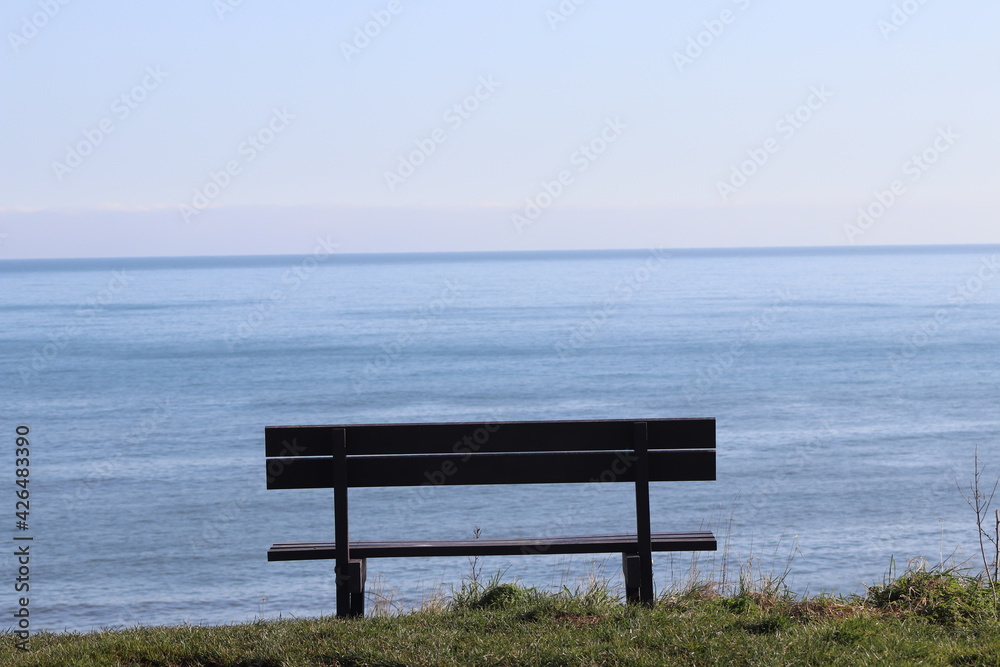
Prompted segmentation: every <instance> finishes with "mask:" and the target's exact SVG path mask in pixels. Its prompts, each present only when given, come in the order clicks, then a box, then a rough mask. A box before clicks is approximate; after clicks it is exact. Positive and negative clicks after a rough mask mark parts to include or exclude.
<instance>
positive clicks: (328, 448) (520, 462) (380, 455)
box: [265, 418, 715, 489]
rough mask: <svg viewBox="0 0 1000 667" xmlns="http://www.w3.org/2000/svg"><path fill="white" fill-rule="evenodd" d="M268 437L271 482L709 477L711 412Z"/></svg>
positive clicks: (293, 485) (354, 427) (342, 428)
mask: <svg viewBox="0 0 1000 667" xmlns="http://www.w3.org/2000/svg"><path fill="white" fill-rule="evenodd" d="M265 444H266V454H267V457H268V458H267V488H269V489H311V488H337V487H338V486H339V485H345V486H347V487H366V486H367V487H373V486H377V487H382V486H421V485H428V484H430V485H453V484H540V483H545V484H555V483H564V482H646V481H649V482H661V481H683V480H714V479H715V419H712V418H707V419H642V420H633V419H605V420H591V421H544V422H539V421H535V422H470V423H447V424H351V425H331V426H269V427H267V428H266V429H265ZM639 462H641V463H642V465H638V466H637V465H634V464H635V463H639ZM637 471H639V472H638V474H639V479H637V478H636V474H637ZM647 475H648V477H647ZM643 477H646V479H642V478H643Z"/></svg>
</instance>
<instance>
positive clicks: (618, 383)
mask: <svg viewBox="0 0 1000 667" xmlns="http://www.w3.org/2000/svg"><path fill="white" fill-rule="evenodd" d="M998 257H1000V247H996V246H978V247H922V248H895V249H891V248H882V249H873V248H864V249H861V248H856V249H826V250H817V249H812V250H810V249H781V250H719V251H693V250H686V251H683V250H682V251H671V250H639V251H634V252H632V251H629V252H590V253H485V254H426V255H372V256H360V255H354V256H350V255H340V254H337V253H332V254H331V253H329V252H328V251H327V250H325V249H324V248H323V245H322V243H319V242H318V244H317V250H316V252H315V253H314V254H313V255H310V256H305V257H254V258H199V259H145V260H143V259H121V260H53V261H20V262H18V261H5V262H0V271H2V273H0V313H2V317H3V320H2V321H3V326H2V329H0V372H2V376H0V378H2V385H0V391H2V410H0V451H3V452H5V453H4V454H3V455H2V456H0V487H2V488H0V509H4V510H5V511H0V516H6V517H7V518H6V519H4V520H2V521H0V540H6V541H7V542H8V546H7V547H5V548H3V549H2V553H3V555H2V556H0V573H2V574H0V581H6V582H7V583H6V584H2V585H0V608H3V609H8V610H10V611H13V610H14V609H15V608H16V607H15V605H16V603H17V597H19V596H20V595H22V594H20V593H15V591H14V584H15V577H16V576H17V567H18V564H17V563H16V559H15V557H14V556H13V553H14V545H15V542H14V541H13V538H14V537H15V536H21V537H23V536H30V537H33V540H32V542H31V566H30V567H31V572H30V610H31V611H30V613H31V619H32V629H33V630H38V629H42V628H47V629H51V630H63V629H73V630H88V629H96V628H101V627H108V626H121V625H131V624H135V623H142V624H150V625H152V624H168V623H179V622H190V623H227V622H234V621H244V620H247V619H253V618H258V617H266V618H275V617H278V616H279V615H280V616H284V617H288V616H300V617H301V616H315V615H319V614H328V613H331V612H332V611H333V609H334V589H333V579H332V576H331V574H332V563H329V562H313V563H268V562H266V560H265V552H266V550H267V548H268V546H269V545H270V544H271V543H272V542H275V541H294V540H308V539H332V533H333V522H332V508H333V501H332V494H330V493H329V492H327V491H322V490H317V491H265V488H264V486H265V485H264V466H263V456H264V450H263V429H264V426H265V425H271V424H323V423H352V422H353V423H366V422H416V421H450V420H491V421H492V420H522V419H523V420H528V419H574V418H638V417H715V418H716V419H717V420H718V422H717V423H718V459H719V466H718V468H719V473H718V476H719V479H718V481H717V482H711V483H709V482H706V483H688V484H677V483H675V484H661V485H655V486H654V488H653V492H652V503H653V523H654V530H684V529H697V528H700V527H703V526H710V527H712V528H713V529H714V530H716V532H717V533H718V534H720V536H723V537H724V538H725V539H726V541H727V544H728V555H729V561H728V565H727V568H728V572H727V576H728V577H730V578H732V577H733V576H734V573H735V571H736V568H738V563H739V562H740V561H743V562H744V563H746V561H747V559H748V558H751V556H752V560H751V561H750V562H751V565H752V566H753V567H754V568H759V569H762V570H764V571H769V570H774V571H776V572H778V573H780V572H781V571H783V570H784V569H785V567H786V565H787V566H788V567H789V568H790V570H789V572H790V573H789V576H788V579H787V583H788V584H789V585H790V587H791V588H792V590H793V591H795V592H797V593H799V594H817V593H820V592H823V591H827V592H838V593H845V594H846V593H851V592H860V591H862V590H863V586H864V584H866V583H874V582H878V581H881V579H882V577H883V575H884V574H885V572H886V569H887V568H888V567H889V564H890V560H891V559H895V562H896V563H897V564H899V565H900V566H901V567H902V566H905V563H906V561H907V560H908V559H910V558H913V557H924V558H926V559H927V560H928V561H929V562H930V563H931V564H933V563H935V562H937V561H939V560H940V559H941V558H948V557H949V556H950V557H952V558H953V562H954V561H956V560H957V561H958V562H961V561H962V560H965V559H966V558H968V557H969V556H972V555H973V554H974V546H977V544H978V543H977V542H976V531H975V525H974V516H973V514H972V512H971V510H970V509H969V508H968V506H967V505H966V504H965V501H964V500H963V499H962V496H961V494H960V492H959V489H958V487H957V485H956V484H961V485H964V484H967V483H968V482H969V481H970V480H971V478H972V474H973V454H974V452H975V450H976V448H977V447H978V448H979V456H980V459H981V461H982V462H983V463H985V464H986V466H987V470H986V473H985V478H986V479H990V480H991V481H992V480H994V479H996V476H997V475H1000V456H998V455H1000V354H998V352H1000V345H998V334H1000V266H998V264H997V261H998ZM19 425H25V426H27V427H28V428H29V429H30V435H29V436H28V437H29V439H30V443H31V446H30V449H31V455H30V491H31V498H30V502H31V505H30V516H29V517H28V518H29V521H28V529H27V530H18V529H17V528H16V522H17V521H18V520H19V519H18V518H17V517H16V516H15V500H16V497H15V491H16V490H17V488H18V487H16V486H15V479H16V477H15V474H16V473H15V467H16V466H15V460H14V459H15V452H14V449H15V438H16V432H15V429H16V428H17V427H18V426H19ZM619 486H620V487H622V488H617V487H619ZM418 493H419V498H416V499H415V498H414V494H418ZM351 512H352V523H353V527H354V529H353V536H354V537H357V538H406V537H411V538H419V537H427V538H429V537H441V538H447V537H465V536H469V535H471V534H472V532H473V531H474V530H475V529H476V528H477V527H478V528H480V529H481V531H482V534H483V536H488V537H505V536H519V535H552V534H574V533H590V532H620V531H622V530H626V529H630V528H631V527H632V525H633V523H632V522H633V521H634V506H633V505H632V498H631V495H630V489H629V488H627V485H599V486H597V487H596V488H589V489H588V488H586V487H581V486H569V487H566V486H528V487H514V488H511V487H479V488H449V489H442V488H435V489H432V490H430V491H427V490H426V489H425V490H422V491H417V490H414V489H382V490H376V489H372V490H369V489H363V490H358V491H356V492H354V493H353V495H352V506H351ZM4 536H6V537H4ZM789 558H791V562H790V564H788V559H789ZM722 562H723V561H722V558H721V554H720V555H716V556H714V557H712V556H710V555H708V554H705V555H703V556H702V557H701V559H700V562H699V564H698V567H699V568H701V570H702V572H703V574H704V573H707V574H710V575H711V574H712V573H713V571H714V572H715V573H716V576H719V575H720V574H721V571H722ZM973 562H974V561H973ZM480 565H481V566H482V567H483V571H484V573H486V574H489V573H493V572H496V571H497V570H500V569H506V575H505V576H506V578H507V580H515V579H516V580H519V581H521V582H523V583H525V584H529V585H536V586H541V587H549V586H556V587H559V586H562V585H567V586H570V587H572V586H574V585H577V584H578V583H580V582H581V581H583V580H584V579H585V578H586V577H587V576H588V574H589V573H592V572H594V571H596V572H597V573H598V574H601V573H603V574H604V575H605V576H611V577H615V576H616V575H617V565H618V559H617V557H614V556H612V557H607V558H605V557H598V558H593V557H586V558H583V557H576V558H569V557H531V558H515V559H502V558H498V559H484V560H483V562H481V563H480ZM369 566H370V571H369V578H370V580H371V579H375V581H373V582H370V588H374V589H377V593H378V594H379V595H380V596H383V598H382V599H383V600H385V599H388V600H391V601H392V602H391V604H395V605H397V606H398V607H400V608H407V607H409V606H411V605H414V604H418V603H419V602H420V600H421V599H422V598H425V597H427V596H430V595H432V594H433V593H434V592H435V591H437V590H442V591H444V592H447V591H448V590H449V586H450V585H455V584H458V583H459V582H460V580H461V578H462V577H463V576H464V575H466V574H467V573H468V571H469V563H468V562H467V560H466V559H426V560H384V561H371V562H370V563H369ZM687 568H688V564H687V561H686V560H685V559H682V558H674V559H671V558H669V557H668V556H667V555H663V554H661V555H659V556H658V557H657V560H656V578H657V582H656V583H657V586H658V587H664V586H668V585H670V584H671V582H675V583H679V582H682V581H683V580H684V578H685V577H686V576H688V569H687ZM5 613H7V612H5ZM7 618H8V619H10V618H11V617H10V616H7ZM9 624H10V621H9V620H8V621H7V622H6V623H0V625H2V626H7V625H9Z"/></svg>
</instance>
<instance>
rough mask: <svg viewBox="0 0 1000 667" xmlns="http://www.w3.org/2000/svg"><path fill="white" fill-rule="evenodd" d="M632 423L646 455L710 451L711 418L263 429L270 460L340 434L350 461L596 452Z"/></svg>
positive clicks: (325, 445) (325, 449) (321, 446)
mask: <svg viewBox="0 0 1000 667" xmlns="http://www.w3.org/2000/svg"><path fill="white" fill-rule="evenodd" d="M636 421H644V422H646V425H647V428H648V433H649V445H648V446H649V449H650V450H655V449H664V448H670V449H696V448H705V449H714V448H715V419H714V418H693V419H673V418H670V419H662V418H661V419H638V420H636V419H595V420H590V421H545V422H537V421H536V422H455V423H447V424H435V423H432V424H333V425H328V426H268V427H266V428H265V429H264V443H265V451H266V454H267V456H269V457H278V456H329V455H330V454H331V453H332V449H331V447H332V445H331V444H330V434H329V429H331V428H343V429H346V430H347V454H348V455H349V456H353V455H369V454H432V453H447V452H460V453H461V452H482V453H486V452H555V451H563V450H574V451H581V450H601V449H607V448H608V444H609V443H616V444H617V443H621V442H630V441H631V438H632V424H633V423H634V422H636Z"/></svg>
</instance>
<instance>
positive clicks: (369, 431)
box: [264, 419, 717, 616]
mask: <svg viewBox="0 0 1000 667" xmlns="http://www.w3.org/2000/svg"><path fill="white" fill-rule="evenodd" d="M264 433H265V438H264V439H265V449H266V457H267V460H266V467H267V488H268V489H318V488H323V489H333V496H334V517H333V518H334V541H333V542H288V543H279V544H274V545H273V546H272V547H271V548H270V549H269V550H268V552H267V559H268V560H269V561H294V560H314V559H332V560H335V561H336V567H335V573H336V579H335V581H336V588H337V615H338V616H358V615H363V614H364V585H365V578H366V570H367V567H366V560H367V559H368V558H412V557H429V556H510V555H527V554H537V553H546V554H583V553H621V554H622V569H623V573H624V577H625V591H626V598H627V600H628V601H629V602H642V603H645V604H652V602H653V597H654V591H653V570H652V552H654V551H714V550H716V549H717V543H716V539H715V536H714V535H713V534H712V533H711V532H710V531H689V532H670V533H660V532H658V533H653V532H652V531H651V527H650V509H649V483H650V482H668V481H684V480H714V479H715V420H714V419H644V420H641V421H637V420H626V419H607V420H591V421H531V422H489V423H486V422H482V423H445V424H352V425H333V426H268V427H266V428H265V430H264ZM578 482H581V483H582V482H628V483H631V484H633V485H634V488H635V506H636V532H635V533H630V534H622V535H589V536H576V537H571V536H567V537H543V538H537V539H525V538H518V539H459V540H430V541H428V540H393V541H378V542H375V541H351V540H350V537H349V529H348V511H347V506H348V505H347V503H348V489H350V488H357V487H392V486H426V485H438V484H446V485H475V484H563V483H578Z"/></svg>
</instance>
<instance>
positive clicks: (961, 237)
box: [0, 0, 1000, 258]
mask: <svg viewBox="0 0 1000 667" xmlns="http://www.w3.org/2000/svg"><path fill="white" fill-rule="evenodd" d="M228 5H235V6H234V7H231V9H232V11H228V12H225V13H222V14H221V17H220V10H221V9H222V8H224V7H226V6H228ZM560 6H562V7H564V8H566V7H575V11H573V13H572V14H570V15H568V16H566V17H565V20H561V21H559V22H556V21H555V19H554V17H556V14H555V13H554V12H558V11H559V8H560ZM393 9H395V10H396V13H393V12H392V10H393ZM46 11H47V12H48V14H52V15H51V16H48V15H47V14H46ZM373 12H374V13H376V14H375V17H373ZM378 16H381V18H382V21H383V23H386V25H384V26H378V25H377V24H376V23H371V22H373V21H376V20H377V18H378ZM387 17H389V18H391V20H387ZM560 18H562V17H560ZM998 19H1000V7H998V6H997V4H996V3H994V2H989V1H987V0H952V1H951V2H947V3H946V2H942V1H940V0H938V1H932V0H925V2H923V3H920V2H919V1H918V0H907V1H906V2H898V1H889V2H881V1H878V0H863V1H862V0H846V1H843V2H838V3H815V2H802V1H799V2H793V1H791V0H714V1H712V2H699V3H680V2H668V3H663V2H652V1H648V0H633V1H618V2H609V1H608V0H587V1H585V2H583V3H582V4H581V5H579V6H577V5H576V4H575V3H574V2H573V0H564V1H563V2H562V3H560V2H559V1H558V0H549V1H538V2H529V1H527V0H509V1H506V2H502V3H501V2H494V3H485V2H468V3H461V4H460V3H445V2H434V1H431V0H419V1H418V0H398V2H390V0H379V1H375V2H367V1H366V2H336V3H328V2H319V1H314V0H302V1H299V2H282V3H277V2H265V0H243V1H242V2H238V1H237V0H218V1H215V0H177V1H175V2H144V3H138V2H123V1H108V2H100V3H95V2H89V3H88V2H82V1H80V0H72V1H68V2H67V3H66V4H61V3H60V2H59V1H58V0H31V1H23V0H8V1H7V2H5V3H4V4H3V7H2V9H0V26H2V28H3V33H4V44H3V47H2V48H0V52H2V54H3V55H2V56H0V58H2V73H0V77H2V79H0V83H2V89H3V90H4V91H5V94H4V96H3V102H2V109H3V119H4V123H3V125H2V127H0V151H2V156H3V159H2V167H0V169H2V170H0V235H2V236H0V258H18V257H68V256H120V255H174V254H185V255H186V254H193V255H198V254H243V253H253V254H257V253H271V252H279V253H280V252H290V253H295V252H308V251H310V250H311V249H312V247H313V246H314V245H315V239H316V237H317V236H323V237H324V238H325V237H327V236H328V235H329V236H330V237H331V238H333V239H334V240H335V241H336V242H338V243H339V244H340V246H341V250H342V251H343V252H369V251H407V250H476V249H484V250H485V249H534V248H538V249H542V248H601V247H608V248H611V247H643V246H667V247H692V246H694V247H706V246H746V245H843V244H850V243H854V244H858V245H873V244H887V243H891V244H898V243H997V242H1000V231H998V229H1000V226H998V225H997V224H996V222H997V215H996V210H997V203H998V202H997V200H998V195H997V192H1000V188H998V187H997V185H996V184H997V182H998V181H1000V167H998V161H997V155H1000V128H998V126H997V122H996V119H997V118H998V117H1000V86H998V73H1000V42H998V40H997V39H996V26H997V25H998V23H1000V21H998ZM893 20H895V24H894V23H893ZM880 22H882V23H881V24H880ZM369 23H370V25H369V26H368V28H369V31H370V32H372V33H376V34H375V36H374V37H371V38H370V41H369V42H368V43H367V45H365V44H364V42H361V41H359V42H357V44H358V45H359V46H355V47H354V48H355V49H356V52H353V53H350V54H349V56H350V57H349V58H348V57H345V53H344V51H345V46H344V45H345V44H353V43H354V41H355V38H356V34H357V33H356V31H357V30H359V29H360V30H362V31H363V30H364V29H365V27H366V24H369ZM890 29H891V31H890ZM713 30H714V32H715V33H717V34H712V33H713ZM689 40H693V41H694V42H695V43H696V42H697V41H699V40H700V41H701V43H702V44H703V46H702V47H700V48H701V50H700V52H699V51H698V49H697V48H691V49H690V50H688V49H689V47H690V44H691V43H692V42H690V41H689ZM685 53H686V55H685ZM678 54H680V55H681V56H683V57H684V58H688V59H689V60H686V61H685V60H683V58H679V56H678ZM483 82H486V83H483ZM477 91H478V93H479V98H478V99H477V98H475V95H476V93H477ZM123 95H124V96H125V99H124V100H123V99H122V96H123ZM470 95H472V96H473V97H472V98H469V96H470ZM466 98H469V100H468V102H467V104H468V106H469V107H470V109H471V110H468V111H466V112H464V117H463V116H460V115H458V114H457V112H455V111H451V112H449V109H452V108H453V106H454V105H455V104H461V103H462V102H463V100H466ZM803 105H805V106H803ZM131 107H134V108H131ZM796 113H798V114H799V119H798V120H796V121H794V123H791V122H789V121H787V120H784V121H783V120H782V119H784V118H785V117H786V115H787V114H793V118H794V114H796ZM102 123H103V125H102ZM102 127H103V128H104V129H103V130H102ZM108 129H110V130H111V131H110V132H107V131H106V130H108ZM602 133H603V136H602ZM250 136H257V137H258V146H259V150H258V149H257V148H254V147H253V146H252V144H251V143H245V142H247V139H248V137H250ZM88 137H89V138H88ZM435 138H436V139H437V141H435ZM94 139H99V142H98V141H95V140H94ZM267 140H270V143H266V141H267ZM88 142H89V143H93V144H95V145H94V146H93V148H92V150H91V151H90V153H89V154H88V155H86V156H81V157H79V158H74V157H73V156H72V155H70V154H68V153H69V152H70V151H68V148H71V149H72V148H76V147H81V143H82V151H87V150H88V148H89V146H88ZM428 142H429V143H428ZM591 142H594V144H593V145H594V149H595V150H596V151H603V152H600V154H596V153H591V154H590V155H589V156H588V155H587V154H586V153H585V152H581V151H580V146H581V145H586V144H590V143H591ZM419 144H423V145H424V146H425V147H427V146H430V145H431V144H433V146H434V150H433V153H430V154H429V155H422V154H419V153H418V154H415V159H413V160H412V162H420V164H419V165H417V166H415V167H414V168H413V170H412V175H411V174H410V173H409V171H408V170H407V168H405V167H404V169H403V170H402V171H400V170H399V169H400V160H401V159H410V158H409V157H408V156H410V155H411V153H413V151H419V147H418V146H419ZM768 148H769V149H770V150H768ZM748 151H749V153H748ZM925 151H926V152H927V156H928V157H929V158H933V160H934V161H933V164H925V165H923V166H920V165H917V164H916V163H914V162H911V161H910V160H911V158H912V156H914V155H920V154H922V153H924V152H925ZM424 152H425V153H427V152H429V151H426V150H425V151H424ZM754 155H756V156H757V161H758V162H762V164H759V165H758V164H753V163H750V162H745V161H747V160H750V159H752V157H753V156H754ZM765 157H766V161H765V160H764V159H763V158H765ZM227 163H229V164H230V166H231V167H232V172H233V173H232V174H225V175H219V174H220V172H224V171H225V170H226V166H227ZM744 163H745V164H744ZM741 165H742V166H741ZM734 167H735V168H736V169H737V170H738V171H737V174H736V176H735V178H734V176H733V169H734ZM740 169H742V171H743V172H744V173H742V174H740V173H739V170H740ZM213 172H215V173H216V181H217V182H219V183H223V184H224V185H225V186H224V187H220V188H218V189H217V190H215V189H214V188H215V186H214V184H213V182H212V177H211V174H212V173H213ZM387 172H395V173H396V175H397V176H399V175H400V174H403V176H402V177H400V178H393V177H389V178H388V181H391V183H387V176H386V173H387ZM560 172H562V177H563V183H561V184H560V183H559V178H560ZM744 177H745V178H744ZM894 181H898V183H896V184H895V189H896V194H893V193H892V190H893V184H894ZM544 183H549V187H548V192H546V187H545V185H544ZM390 186H391V187H390ZM206 187H208V189H209V193H210V194H214V195H215V196H214V197H211V198H209V197H206V198H205V199H204V200H199V198H198V197H199V196H198V195H197V194H196V192H195V191H196V190H198V191H199V192H201V193H203V194H204V192H205V188H206ZM878 193H883V194H882V195H881V197H880V195H879V194H878ZM553 194H554V195H555V196H552V195H553ZM880 198H881V199H882V202H881V203H879V199H880ZM527 200H534V202H535V203H536V204H537V205H539V208H538V209H537V210H533V209H532V208H531V207H530V206H529V204H528V203H527ZM890 202H891V203H890ZM887 203H888V205H887V206H885V210H884V211H882V209H881V207H882V206H883V205H884V204H887ZM204 204H210V207H209V208H203V206H204ZM181 205H186V206H188V207H190V208H188V209H183V208H179V207H181ZM859 207H863V208H865V209H868V210H869V211H870V212H872V213H873V216H872V217H871V218H870V219H869V220H868V221H865V220H863V219H862V220H861V221H860V222H859V214H858V208H859ZM518 216H520V217H518ZM532 216H534V217H532ZM519 221H520V222H519Z"/></svg>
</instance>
